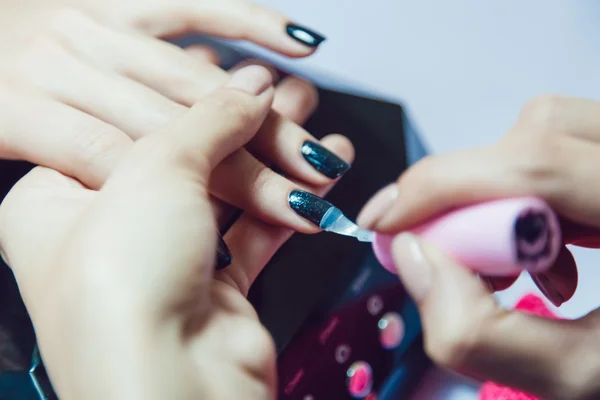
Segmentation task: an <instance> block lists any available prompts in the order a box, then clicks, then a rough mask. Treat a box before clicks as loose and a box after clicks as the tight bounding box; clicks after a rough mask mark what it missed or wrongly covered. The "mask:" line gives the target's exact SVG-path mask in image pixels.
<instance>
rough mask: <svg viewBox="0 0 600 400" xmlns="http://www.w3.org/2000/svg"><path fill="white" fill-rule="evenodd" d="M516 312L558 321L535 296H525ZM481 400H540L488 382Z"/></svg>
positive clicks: (482, 391) (482, 388)
mask: <svg viewBox="0 0 600 400" xmlns="http://www.w3.org/2000/svg"><path fill="white" fill-rule="evenodd" d="M515 310H520V311H523V312H527V313H530V314H534V315H537V316H540V317H544V318H552V319H558V317H557V316H556V315H554V314H553V313H552V311H550V309H549V308H548V307H547V306H546V303H544V301H543V300H542V299H540V298H539V297H537V296H536V295H534V294H528V295H525V296H524V297H523V298H522V299H521V300H520V301H519V302H518V303H517V305H516V306H515ZM479 400H538V398H537V397H533V396H532V395H529V394H526V393H522V392H519V391H517V390H515V389H511V388H508V387H505V386H500V385H497V384H495V383H493V382H486V383H484V384H483V386H482V387H481V391H480V392H479Z"/></svg>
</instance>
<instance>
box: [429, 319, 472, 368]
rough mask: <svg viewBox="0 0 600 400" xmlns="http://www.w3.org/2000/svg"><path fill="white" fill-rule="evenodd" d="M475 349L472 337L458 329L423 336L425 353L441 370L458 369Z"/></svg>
mask: <svg viewBox="0 0 600 400" xmlns="http://www.w3.org/2000/svg"><path fill="white" fill-rule="evenodd" d="M475 347H476V346H475V341H474V340H473V335H472V334H469V333H468V332H466V331H465V330H464V329H460V328H455V329H452V330H449V331H446V332H444V333H439V334H437V333H436V334H433V335H426V336H425V351H426V353H427V354H428V355H429V357H430V358H431V359H432V360H433V362H435V363H436V364H437V365H439V366H441V367H443V368H448V369H455V368H458V367H460V366H461V365H462V364H463V363H464V360H466V359H468V358H469V357H470V354H472V353H473V351H474V349H475Z"/></svg>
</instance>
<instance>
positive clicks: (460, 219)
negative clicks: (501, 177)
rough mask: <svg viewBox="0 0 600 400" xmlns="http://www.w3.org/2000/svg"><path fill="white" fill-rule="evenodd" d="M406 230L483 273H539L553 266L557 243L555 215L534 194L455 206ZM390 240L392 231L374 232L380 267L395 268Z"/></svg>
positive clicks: (375, 248)
mask: <svg viewBox="0 0 600 400" xmlns="http://www.w3.org/2000/svg"><path fill="white" fill-rule="evenodd" d="M411 232H412V233H414V234H416V235H418V236H420V237H421V238H423V239H424V240H426V241H428V242H430V243H432V244H434V245H437V246H439V247H440V248H441V249H442V250H445V251H446V252H448V253H449V254H450V255H452V256H454V257H455V258H456V259H457V260H458V261H459V262H461V263H462V264H464V265H466V266H467V267H469V268H471V269H472V270H474V271H475V272H478V273H480V274H482V275H486V276H517V275H519V274H520V273H521V272H523V271H527V272H530V273H533V274H535V273H539V272H543V271H545V270H547V269H548V268H549V267H550V266H552V264H553V263H554V261H555V260H556V258H557V256H558V253H559V251H560V248H561V244H562V237H561V231H560V224H559V221H558V218H557V216H556V214H555V213H554V212H553V211H552V209H551V208H550V207H549V206H548V204H546V203H545V202H544V201H543V200H540V199H538V198H534V197H525V198H516V199H508V200H498V201H491V202H486V203H481V204H478V205H474V206H470V207H466V208H461V209H457V210H455V211H452V212H450V213H448V214H445V215H442V216H441V217H439V218H436V219H435V220H432V221H430V222H428V223H426V224H424V225H421V226H419V227H417V228H415V229H413V230H411ZM392 241H393V236H387V235H380V234H375V238H374V240H373V249H374V251H375V255H376V257H377V259H378V260H379V262H380V263H381V264H382V265H383V267H384V268H386V269H387V270H388V271H390V272H392V273H395V272H396V267H395V265H394V260H393V258H392V254H391V245H392Z"/></svg>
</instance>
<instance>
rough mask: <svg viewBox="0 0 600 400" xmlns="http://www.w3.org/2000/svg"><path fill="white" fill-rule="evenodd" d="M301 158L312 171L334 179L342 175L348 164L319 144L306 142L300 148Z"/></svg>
mask: <svg viewBox="0 0 600 400" xmlns="http://www.w3.org/2000/svg"><path fill="white" fill-rule="evenodd" d="M300 152H301V153H302V156H303V157H304V159H305V160H306V161H308V163H309V164H310V165H312V166H313V168H314V169H316V170H317V171H319V172H320V173H322V174H323V175H325V176H326V177H328V178H331V179H336V178H339V177H340V176H342V175H344V174H345V173H346V172H347V171H348V170H349V169H350V164H348V163H347V162H345V161H344V160H342V159H341V158H339V157H338V156H336V155H335V154H333V153H332V152H331V151H329V150H327V149H326V148H325V147H323V146H321V145H320V144H319V143H316V142H311V141H309V140H307V141H306V142H304V144H303V145H302V147H301V148H300Z"/></svg>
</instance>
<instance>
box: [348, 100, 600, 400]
mask: <svg viewBox="0 0 600 400" xmlns="http://www.w3.org/2000/svg"><path fill="white" fill-rule="evenodd" d="M599 171H600V103H599V102H595V101H591V100H584V99H575V98H566V97H557V96H550V97H541V98H537V99H535V100H532V101H531V102H529V103H528V104H527V105H526V106H525V107H524V108H523V110H522V113H521V115H520V116H519V118H518V120H517V122H516V124H515V125H514V126H513V128H512V129H511V130H510V131H509V132H508V133H507V134H506V136H505V137H503V138H502V139H501V140H500V141H499V142H498V143H496V144H494V145H492V146H489V147H485V148H478V149H473V150H468V151H462V152H458V153H455V154H449V155H443V156H432V157H429V158H426V159H425V160H423V161H422V162H420V163H418V164H417V165H416V166H414V167H413V168H411V169H409V170H408V171H407V172H406V173H405V174H403V175H402V176H401V177H400V178H399V179H398V181H397V182H396V183H394V184H392V185H390V186H389V187H387V188H385V189H383V190H382V191H381V192H380V193H379V194H377V195H376V197H375V198H374V199H372V200H371V202H370V203H369V204H367V206H366V207H365V209H364V210H363V212H362V214H361V215H360V217H359V222H360V224H361V225H363V226H365V227H369V228H372V229H374V230H376V231H379V232H385V233H391V234H393V233H397V232H402V231H404V230H406V229H410V228H411V227H412V226H415V225H416V224H419V223H422V222H424V221H426V220H427V219H429V218H432V217H434V216H436V215H438V214H440V213H443V212H445V211H448V210H450V209H452V208H455V207H458V206H465V205H469V204H473V203H476V202H480V201H486V200H492V199H498V198H509V197H518V196H529V195H533V196H537V197H540V198H542V199H544V200H546V201H547V202H548V203H549V204H550V205H551V206H552V207H553V208H554V209H555V210H556V212H557V213H558V214H559V215H560V216H561V217H562V225H563V232H564V241H565V244H572V245H575V246H585V247H600V235H599V233H598V232H599V230H598V229H599V228H600V191H599V189H598V185H596V184H595V182H596V181H597V177H598V173H599ZM384 210H385V213H384V212H383V211H384ZM393 251H394V257H395V259H396V263H397V268H398V273H399V276H400V278H401V279H402V281H403V283H404V284H405V286H406V288H407V290H408V291H409V293H410V294H411V296H412V297H413V298H414V300H415V301H416V303H417V305H418V307H419V310H420V313H421V319H422V322H423V329H424V335H425V343H426V349H427V352H428V353H429V355H430V356H431V357H432V358H433V360H435V361H436V362H437V363H438V364H440V365H442V366H444V367H447V368H450V369H453V370H455V371H458V372H460V373H464V374H467V375H470V376H473V377H476V378H481V379H486V380H492V381H495V382H498V383H501V384H505V385H508V386H512V387H515V388H518V389H521V390H524V391H526V392H529V393H532V394H534V395H537V396H539V397H540V398H543V399H565V400H567V399H568V400H577V399H595V398H598V397H599V396H600V384H599V383H598V382H600V351H599V350H598V349H599V348H600V315H599V314H598V312H597V311H594V312H592V313H590V314H589V315H587V316H585V317H583V318H581V319H579V320H576V321H551V320H545V319H541V318H537V317H534V316H531V315H527V314H522V313H520V312H513V311H507V310H505V309H503V308H502V307H500V305H499V304H498V303H497V302H496V300H495V299H494V297H493V296H492V292H493V290H497V289H503V288H506V287H507V286H509V285H510V284H512V282H513V281H514V279H502V280H498V279H495V280H491V281H489V280H487V279H481V277H479V276H477V275H476V274H474V273H472V272H470V271H469V270H468V269H467V268H466V267H465V266H463V265H460V263H458V262H457V261H456V260H454V259H452V258H450V257H448V256H447V255H446V254H444V253H443V252H442V251H440V250H439V249H438V248H436V247H434V246H432V245H431V244H429V243H426V242H424V241H423V240H421V239H420V238H418V237H415V236H413V235H411V234H407V233H404V234H400V235H399V236H398V237H397V238H396V239H395V242H394V245H393ZM533 278H534V280H535V281H536V283H537V284H538V287H540V289H541V290H542V292H543V293H544V294H545V295H546V296H547V297H548V298H549V299H550V300H552V301H553V302H554V303H557V304H560V303H562V302H564V301H567V300H568V299H569V298H570V297H571V296H572V295H573V293H574V291H575V288H576V285H577V271H576V265H575V262H574V260H573V257H572V256H571V254H570V253H569V251H568V250H567V248H566V247H565V248H564V250H563V251H562V253H561V255H560V256H559V259H558V261H557V263H556V265H555V266H554V267H553V268H552V269H551V270H550V271H548V272H547V273H545V274H543V275H540V276H535V277H533ZM488 283H491V285H492V288H490V287H489V285H488Z"/></svg>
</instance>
